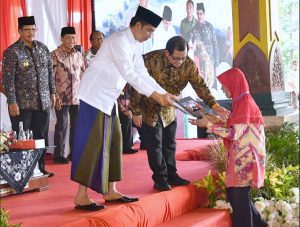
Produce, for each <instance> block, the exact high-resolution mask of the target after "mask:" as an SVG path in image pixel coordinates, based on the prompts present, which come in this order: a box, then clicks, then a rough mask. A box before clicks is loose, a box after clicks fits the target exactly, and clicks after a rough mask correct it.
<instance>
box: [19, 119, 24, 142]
mask: <svg viewBox="0 0 300 227" xmlns="http://www.w3.org/2000/svg"><path fill="white" fill-rule="evenodd" d="M18 140H26V138H25V132H24V130H23V122H22V121H20V122H19V136H18Z"/></svg>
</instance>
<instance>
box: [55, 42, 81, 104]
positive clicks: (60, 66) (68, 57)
mask: <svg viewBox="0 0 300 227" xmlns="http://www.w3.org/2000/svg"><path fill="white" fill-rule="evenodd" d="M51 58H52V61H53V74H54V77H55V84H56V90H57V94H58V96H59V97H60V99H61V100H62V104H63V105H79V99H77V98H76V95H77V91H78V88H79V84H80V80H81V77H82V74H83V72H84V70H85V69H86V67H87V65H86V62H85V59H84V58H83V56H82V54H81V53H80V52H79V51H77V50H75V49H73V50H72V51H71V53H68V52H67V51H65V50H64V48H63V47H62V46H60V47H58V48H57V49H56V50H54V51H52V52H51Z"/></svg>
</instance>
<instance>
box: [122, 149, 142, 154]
mask: <svg viewBox="0 0 300 227" xmlns="http://www.w3.org/2000/svg"><path fill="white" fill-rule="evenodd" d="M137 152H139V150H135V149H133V148H130V149H127V150H124V151H123V154H134V153H137Z"/></svg>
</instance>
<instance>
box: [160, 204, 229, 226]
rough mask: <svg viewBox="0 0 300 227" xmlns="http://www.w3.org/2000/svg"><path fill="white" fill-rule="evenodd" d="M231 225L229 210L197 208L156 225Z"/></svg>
mask: <svg viewBox="0 0 300 227" xmlns="http://www.w3.org/2000/svg"><path fill="white" fill-rule="evenodd" d="M181 226H184V227H206V226H207V227H231V226H232V223H231V219H230V213H229V211H228V210H217V209H207V208H197V209H194V210H192V211H190V212H187V213H185V214H183V215H180V216H178V217H176V218H173V219H171V220H169V221H166V222H164V223H161V224H159V225H156V226H155V227H181Z"/></svg>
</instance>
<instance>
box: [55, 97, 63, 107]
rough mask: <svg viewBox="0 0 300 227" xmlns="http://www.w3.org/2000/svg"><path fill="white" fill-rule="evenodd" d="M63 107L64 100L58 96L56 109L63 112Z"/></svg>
mask: <svg viewBox="0 0 300 227" xmlns="http://www.w3.org/2000/svg"><path fill="white" fill-rule="evenodd" d="M61 106H62V100H61V99H60V98H59V97H58V96H57V97H56V100H55V108H56V109H57V110H61Z"/></svg>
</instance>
